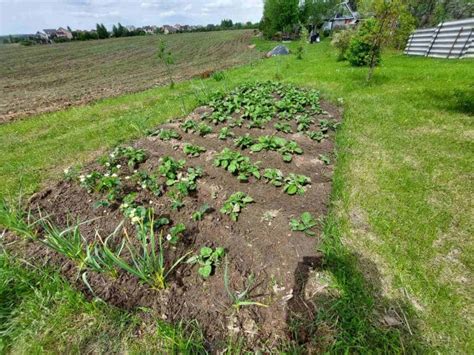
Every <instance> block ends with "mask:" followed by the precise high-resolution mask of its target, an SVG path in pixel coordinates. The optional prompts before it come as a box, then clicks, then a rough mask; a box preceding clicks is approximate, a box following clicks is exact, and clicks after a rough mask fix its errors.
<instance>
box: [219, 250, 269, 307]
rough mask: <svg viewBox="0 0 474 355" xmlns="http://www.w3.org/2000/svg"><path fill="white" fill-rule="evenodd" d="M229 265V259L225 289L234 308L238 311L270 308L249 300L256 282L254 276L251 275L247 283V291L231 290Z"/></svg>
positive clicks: (225, 273) (225, 274)
mask: <svg viewBox="0 0 474 355" xmlns="http://www.w3.org/2000/svg"><path fill="white" fill-rule="evenodd" d="M228 269H229V263H228V262H227V258H226V261H225V267H224V288H225V290H226V291H227V294H228V295H229V298H230V300H231V301H232V307H234V308H235V309H236V310H237V311H238V310H240V308H241V307H244V306H259V307H268V306H267V305H266V304H263V303H260V302H254V301H251V300H250V299H249V294H250V291H251V290H252V287H253V284H254V282H255V280H254V277H253V275H250V276H249V277H248V278H247V279H246V282H245V289H244V290H243V291H241V292H238V291H234V290H232V289H231V288H230V285H229V270H228Z"/></svg>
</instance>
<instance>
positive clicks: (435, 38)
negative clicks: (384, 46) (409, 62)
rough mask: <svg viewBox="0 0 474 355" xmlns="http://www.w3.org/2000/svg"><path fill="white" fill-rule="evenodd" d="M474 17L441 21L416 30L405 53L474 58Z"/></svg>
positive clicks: (436, 56)
mask: <svg viewBox="0 0 474 355" xmlns="http://www.w3.org/2000/svg"><path fill="white" fill-rule="evenodd" d="M473 40H474V18H470V19H465V20H458V21H450V22H441V23H440V24H439V25H438V26H437V27H434V28H424V29H419V30H416V31H414V32H413V33H412V34H411V35H410V37H409V38H408V42H407V45H406V48H405V54H407V55H417V56H425V57H434V58H474V44H473V42H474V41H473Z"/></svg>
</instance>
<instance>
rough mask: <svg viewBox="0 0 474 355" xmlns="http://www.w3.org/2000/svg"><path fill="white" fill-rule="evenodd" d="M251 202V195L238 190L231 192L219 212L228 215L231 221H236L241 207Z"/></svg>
mask: <svg viewBox="0 0 474 355" xmlns="http://www.w3.org/2000/svg"><path fill="white" fill-rule="evenodd" d="M252 202H254V201H253V198H252V197H250V196H248V195H246V194H245V193H243V192H240V191H239V192H236V193H234V194H232V195H231V196H230V197H229V198H228V199H227V201H225V202H224V206H222V208H221V210H220V211H221V213H224V214H227V215H229V216H230V219H231V220H232V221H234V222H237V220H238V219H239V214H240V212H241V211H242V209H243V208H244V207H245V206H247V205H248V204H249V203H252Z"/></svg>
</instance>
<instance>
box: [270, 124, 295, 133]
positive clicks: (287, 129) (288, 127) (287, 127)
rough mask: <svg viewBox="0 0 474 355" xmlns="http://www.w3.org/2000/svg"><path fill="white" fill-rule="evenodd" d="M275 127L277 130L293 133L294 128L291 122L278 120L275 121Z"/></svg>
mask: <svg viewBox="0 0 474 355" xmlns="http://www.w3.org/2000/svg"><path fill="white" fill-rule="evenodd" d="M274 127H275V129H276V130H277V131H280V132H283V133H293V130H292V129H291V125H290V124H289V123H285V122H277V123H275V126H274Z"/></svg>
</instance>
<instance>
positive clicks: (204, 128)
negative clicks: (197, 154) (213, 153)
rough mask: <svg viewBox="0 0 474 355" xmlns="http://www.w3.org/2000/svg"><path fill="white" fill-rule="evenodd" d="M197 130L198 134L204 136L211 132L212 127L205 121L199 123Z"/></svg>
mask: <svg viewBox="0 0 474 355" xmlns="http://www.w3.org/2000/svg"><path fill="white" fill-rule="evenodd" d="M197 132H198V133H199V135H200V136H202V137H204V136H206V135H208V134H209V133H211V132H212V128H211V126H208V125H207V124H205V123H200V124H199V125H198V127H197Z"/></svg>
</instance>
